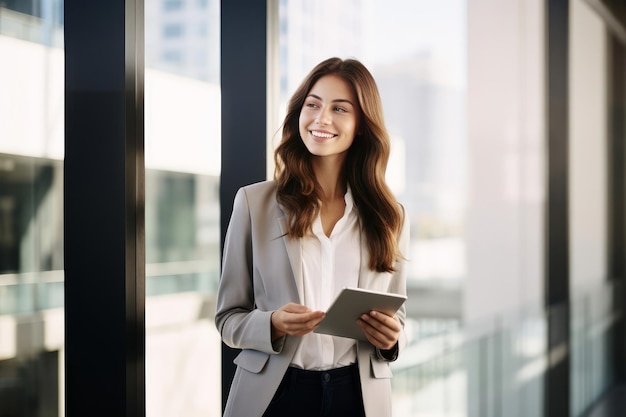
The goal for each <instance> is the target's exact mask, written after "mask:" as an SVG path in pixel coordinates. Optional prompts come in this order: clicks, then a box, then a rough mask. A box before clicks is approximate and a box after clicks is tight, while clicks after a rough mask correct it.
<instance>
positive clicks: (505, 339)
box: [0, 262, 623, 417]
mask: <svg viewBox="0 0 626 417" xmlns="http://www.w3.org/2000/svg"><path fill="white" fill-rule="evenodd" d="M168 268H171V269H172V270H177V271H179V273H168ZM212 269H214V268H212V266H208V265H206V264H203V263H193V262H192V263H188V264H185V265H182V266H181V265H180V264H178V263H177V264H176V265H173V266H167V265H166V264H164V265H158V266H153V267H150V266H148V268H147V271H148V273H149V274H148V276H147V278H146V281H147V288H148V289H149V290H148V292H150V293H152V294H153V295H159V294H174V293H184V292H190V293H191V292H203V293H207V294H208V293H212V292H214V286H215V285H216V284H217V279H218V278H217V272H215V273H208V272H206V271H210V270H212ZM216 271H217V270H216ZM621 291H622V287H621V286H620V285H616V284H613V283H607V284H604V285H602V286H598V287H594V288H590V289H585V290H580V291H577V292H576V293H575V295H574V296H572V298H571V303H570V340H571V343H570V376H571V378H570V399H571V407H570V408H571V415H572V416H573V417H580V416H582V415H584V413H585V412H586V411H587V410H588V408H589V407H590V406H591V405H592V404H593V403H594V402H595V401H596V400H597V399H598V398H599V397H600V396H601V395H602V394H603V393H604V392H605V391H606V390H607V389H608V388H610V387H611V386H612V384H613V382H614V378H615V376H614V374H613V363H612V353H611V349H612V343H613V339H614V337H615V326H614V324H615V323H616V321H617V319H618V318H619V317H620V316H621V314H622V311H623V305H622V304H621V303H619V302H618V301H617V300H619V297H616V294H621V293H622V292H621ZM62 305H63V271H48V272H41V273H26V274H5V275H0V318H1V317H5V318H7V317H20V316H21V317H23V316H24V315H28V314H29V313H31V314H32V313H37V312H42V311H45V310H51V309H57V308H60V307H62ZM50 317H54V316H50ZM41 318H42V319H43V320H50V318H47V316H42V317H41ZM53 319H54V318H53ZM55 320H56V319H55ZM546 323H547V316H546V313H545V311H544V310H543V309H542V308H540V306H533V307H529V308H525V309H522V310H519V311H516V312H512V313H510V314H504V315H500V316H498V317H495V318H492V319H488V320H484V321H481V322H475V323H469V324H466V325H460V324H459V323H458V322H454V321H450V320H441V321H437V320H432V319H430V320H427V321H426V320H425V321H422V322H420V321H410V322H409V323H407V330H408V331H409V333H410V334H411V335H412V337H413V340H412V342H411V343H410V344H409V346H408V347H407V350H406V351H405V352H404V353H403V355H402V356H401V357H400V358H399V360H398V361H396V362H394V363H393V364H392V370H393V373H394V378H393V379H392V386H393V395H394V400H393V403H394V415H395V416H402V417H411V416H430V417H444V416H445V417H448V416H450V417H452V416H454V417H461V416H463V417H489V416H492V417H528V416H542V415H543V412H544V411H543V410H544V406H543V401H544V398H543V395H544V387H543V384H544V375H545V371H546V366H547V360H546V357H547V352H546V346H547V337H546V335H547V327H546V326H547V324H546ZM44 327H45V323H44Z"/></svg>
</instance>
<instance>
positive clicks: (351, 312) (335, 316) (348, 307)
mask: <svg viewBox="0 0 626 417" xmlns="http://www.w3.org/2000/svg"><path fill="white" fill-rule="evenodd" d="M405 301H406V296H404V295H400V294H393V293H387V292H379V291H372V290H365V289H361V288H344V289H343V290H341V292H340V293H339V295H338V296H337V298H335V301H333V303H332V304H331V305H330V307H329V308H328V311H326V317H324V319H323V320H322V321H321V322H320V324H319V326H318V327H317V329H315V330H314V332H315V333H323V334H329V335H333V336H341V337H348V338H350V339H357V340H367V338H366V337H365V334H364V333H363V329H361V327H360V326H359V325H358V324H357V323H356V321H357V319H358V318H360V317H361V315H362V314H363V313H369V312H370V311H372V310H377V311H382V312H384V313H386V314H389V315H390V316H393V315H394V314H395V313H396V311H398V309H399V308H400V306H402V304H403V303H404V302H405Z"/></svg>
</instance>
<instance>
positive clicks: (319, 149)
mask: <svg viewBox="0 0 626 417" xmlns="http://www.w3.org/2000/svg"><path fill="white" fill-rule="evenodd" d="M358 116H359V115H358V107H357V101H356V97H355V96H354V93H353V92H352V88H351V87H350V84H348V83H347V82H346V81H344V80H343V78H341V77H339V76H337V75H333V74H330V75H325V76H323V77H322V78H320V79H319V80H317V82H316V83H315V84H314V85H313V88H311V91H309V94H308V95H307V97H306V99H305V100H304V104H303V106H302V110H301V111H300V123H299V125H300V136H301V137H302V141H303V142H304V145H305V146H306V147H307V149H308V150H309V152H310V153H311V154H313V155H315V156H320V157H326V156H333V155H341V154H344V153H345V152H346V151H347V150H348V149H349V148H350V145H352V142H353V141H354V136H355V134H356V131H357V126H358V121H359V120H358V118H359V117H358Z"/></svg>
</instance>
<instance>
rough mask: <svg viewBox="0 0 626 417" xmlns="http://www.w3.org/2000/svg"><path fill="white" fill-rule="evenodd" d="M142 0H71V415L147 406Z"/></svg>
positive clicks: (67, 204) (67, 217) (67, 220)
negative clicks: (145, 381) (145, 380)
mask: <svg viewBox="0 0 626 417" xmlns="http://www.w3.org/2000/svg"><path fill="white" fill-rule="evenodd" d="M143 142H144V140H143V0H92V1H84V0H65V170H64V187H65V189H64V228H65V229H64V233H65V247H64V251H65V349H66V350H65V353H66V355H65V395H66V397H65V398H66V415H67V416H68V417H84V416H90V417H98V416H102V417H105V416H106V417H110V416H126V417H142V416H145V388H144V339H145V334H144V300H145V291H144V282H145V273H144V269H145V267H144V264H145V260H144V194H143V189H144V188H143V180H144V163H143Z"/></svg>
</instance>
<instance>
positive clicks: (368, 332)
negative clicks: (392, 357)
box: [357, 311, 402, 350]
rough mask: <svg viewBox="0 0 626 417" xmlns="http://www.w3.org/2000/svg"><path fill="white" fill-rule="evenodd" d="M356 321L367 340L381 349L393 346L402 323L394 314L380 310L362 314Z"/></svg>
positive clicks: (398, 335)
mask: <svg viewBox="0 0 626 417" xmlns="http://www.w3.org/2000/svg"><path fill="white" fill-rule="evenodd" d="M357 323H358V324H359V326H361V328H362V329H363V332H364V333H365V336H366V337H367V340H369V341H370V343H371V344H372V345H374V346H376V347H377V348H379V349H382V350H389V349H391V348H393V347H394V346H395V345H396V343H397V342H398V338H399V337H400V332H401V331H402V325H401V324H400V321H399V320H398V318H397V317H396V316H388V315H387V314H385V313H382V312H380V311H370V312H369V314H363V315H362V316H361V318H360V319H359V320H357Z"/></svg>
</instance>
